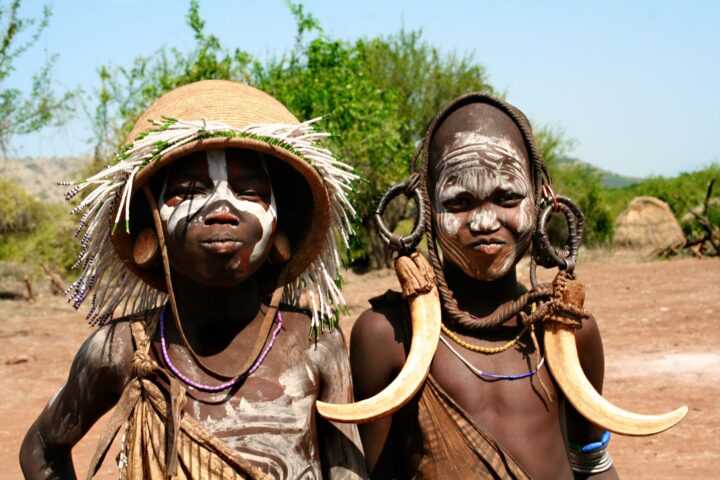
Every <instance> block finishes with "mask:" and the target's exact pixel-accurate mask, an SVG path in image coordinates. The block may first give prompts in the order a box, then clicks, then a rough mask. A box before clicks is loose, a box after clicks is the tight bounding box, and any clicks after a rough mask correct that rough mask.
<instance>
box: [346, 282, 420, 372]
mask: <svg viewBox="0 0 720 480" xmlns="http://www.w3.org/2000/svg"><path fill="white" fill-rule="evenodd" d="M370 302H371V308H369V309H367V310H365V311H364V312H363V313H362V314H360V316H359V317H358V319H357V320H356V321H355V324H354V325H353V328H352V334H351V336H350V352H351V356H354V355H356V354H370V353H373V352H377V353H381V354H382V357H384V358H392V359H393V360H394V362H393V363H394V364H396V365H395V366H397V364H398V363H399V366H400V367H402V364H403V363H404V360H405V349H404V344H403V341H404V339H405V336H406V331H405V330H406V328H409V327H407V326H405V325H404V321H405V315H404V310H405V309H406V305H405V301H404V299H403V298H402V296H401V295H400V294H398V293H396V292H391V291H388V292H386V293H385V294H384V295H382V296H380V297H376V298H374V299H372V300H371V301H370ZM407 334H409V331H408V332H407Z"/></svg>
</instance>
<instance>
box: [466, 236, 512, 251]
mask: <svg viewBox="0 0 720 480" xmlns="http://www.w3.org/2000/svg"><path fill="white" fill-rule="evenodd" d="M504 245H505V241H504V240H502V239H501V238H495V237H490V238H480V239H477V240H475V241H474V242H471V243H470V245H469V246H470V248H472V249H473V250H475V251H477V252H482V253H485V254H494V253H497V252H498V250H500V249H501V248H502V247H503V246H504Z"/></svg>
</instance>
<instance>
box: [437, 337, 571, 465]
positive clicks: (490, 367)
mask: <svg viewBox="0 0 720 480" xmlns="http://www.w3.org/2000/svg"><path fill="white" fill-rule="evenodd" d="M452 347H453V348H454V349H455V350H456V351H457V352H458V353H460V355H461V356H462V357H463V358H464V359H465V360H466V361H467V363H470V366H468V365H467V364H466V363H464V362H463V361H462V360H460V359H459V358H458V356H457V355H456V354H454V353H453V352H452V351H450V350H449V349H448V348H447V347H446V346H445V345H444V344H443V343H440V344H439V345H438V350H437V353H436V354H435V358H434V360H433V364H432V367H431V374H432V375H433V377H434V378H435V380H436V381H437V382H438V383H439V384H440V386H441V387H442V388H443V389H444V390H445V391H446V392H447V393H448V395H450V397H452V399H453V400H454V401H455V403H457V404H458V406H460V407H461V408H462V409H463V410H465V411H466V412H467V413H468V414H469V415H470V417H471V418H472V420H473V422H474V423H475V424H476V425H477V426H478V427H479V428H480V429H482V430H484V431H485V432H487V433H489V434H490V435H491V436H492V437H493V438H494V439H495V440H496V441H498V442H499V444H500V445H501V446H502V447H503V448H505V449H506V450H507V451H508V453H510V454H511V456H512V457H513V458H515V459H516V460H517V461H518V462H519V463H520V465H522V466H523V467H524V468H525V469H526V470H527V471H528V472H529V473H531V474H532V476H533V478H553V477H552V476H550V477H546V476H545V473H546V472H544V470H545V469H546V467H547V460H548V459H553V462H552V463H553V465H555V466H554V467H553V468H554V469H555V470H554V472H555V473H554V474H558V471H559V470H558V469H561V470H568V473H569V465H566V464H567V454H566V451H565V441H564V436H563V433H562V428H561V421H560V415H561V413H562V410H561V408H560V406H559V405H560V402H559V398H558V392H557V391H556V389H555V386H554V383H553V381H552V379H551V377H550V374H549V372H548V370H547V368H546V366H545V365H544V363H543V364H542V365H540V366H539V368H538V364H537V362H538V359H537V358H536V356H535V355H534V352H527V351H525V352H523V351H520V350H515V349H511V350H508V351H506V352H503V353H498V354H494V355H485V354H481V353H474V352H470V351H468V350H465V349H463V348H462V347H460V346H458V345H454V344H452ZM471 367H472V368H471ZM478 372H483V373H485V374H490V375H487V376H483V375H479V374H478ZM533 372H534V373H533ZM493 376H494V377H493ZM498 377H500V378H498ZM541 382H542V384H544V386H545V388H547V390H548V393H549V396H550V398H551V399H552V401H551V400H549V399H548V395H546V394H545V391H544V389H543V385H542V384H541ZM566 466H567V467H568V468H567V469H565V468H564V467H566ZM558 478H559V477H558Z"/></svg>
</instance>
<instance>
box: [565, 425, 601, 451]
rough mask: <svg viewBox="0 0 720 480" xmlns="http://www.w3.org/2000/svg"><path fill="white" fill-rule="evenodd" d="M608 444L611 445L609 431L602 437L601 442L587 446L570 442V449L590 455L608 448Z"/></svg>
mask: <svg viewBox="0 0 720 480" xmlns="http://www.w3.org/2000/svg"><path fill="white" fill-rule="evenodd" d="M608 443H610V432H608V431H607V430H606V431H605V432H604V433H603V434H602V437H600V441H599V442H592V443H588V444H587V445H578V444H576V443H572V442H568V445H569V447H570V448H571V449H572V450H574V451H576V452H580V453H590V452H594V451H597V450H600V449H601V448H603V447H607V445H608Z"/></svg>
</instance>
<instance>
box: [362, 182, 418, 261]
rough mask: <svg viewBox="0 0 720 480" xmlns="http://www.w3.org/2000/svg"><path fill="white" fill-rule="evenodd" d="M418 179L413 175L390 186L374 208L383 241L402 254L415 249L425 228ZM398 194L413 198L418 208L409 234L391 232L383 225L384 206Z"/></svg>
mask: <svg viewBox="0 0 720 480" xmlns="http://www.w3.org/2000/svg"><path fill="white" fill-rule="evenodd" d="M418 180H419V177H417V175H413V176H412V177H410V179H409V180H408V181H407V182H403V183H398V184H396V185H393V186H392V187H390V189H389V190H388V191H387V192H385V194H384V195H383V196H382V197H380V202H378V206H377V208H376V209H375V214H374V217H375V223H376V224H377V228H378V232H379V233H380V236H381V237H382V239H383V240H384V241H385V243H387V244H388V245H389V246H390V248H392V249H393V250H396V251H397V252H399V253H400V254H402V255H407V254H408V253H410V252H412V251H413V250H415V248H416V247H417V246H418V244H419V243H420V240H421V239H422V235H423V230H424V228H425V206H424V204H423V201H422V197H421V196H420V191H419V189H418ZM400 194H403V195H405V197H406V198H408V199H410V198H412V199H413V200H415V204H416V205H417V210H418V214H417V218H416V219H415V226H414V228H413V231H412V232H411V233H410V235H405V236H404V235H400V234H398V233H395V232H391V231H390V230H389V229H388V228H387V227H386V226H385V223H384V222H383V218H382V215H383V212H385V208H386V207H387V206H388V204H389V203H390V202H391V201H392V200H393V199H394V198H395V197H397V196H398V195H400Z"/></svg>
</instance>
